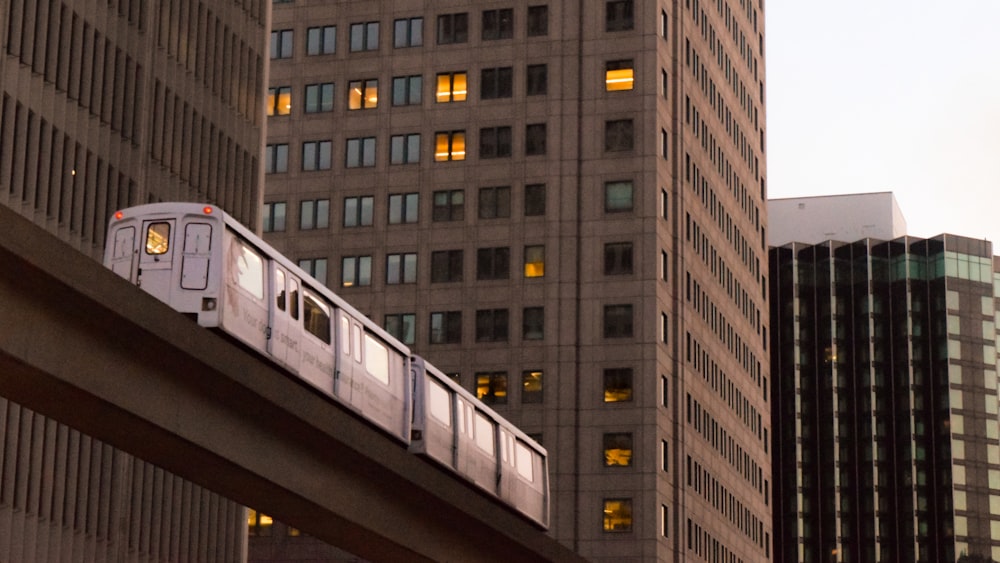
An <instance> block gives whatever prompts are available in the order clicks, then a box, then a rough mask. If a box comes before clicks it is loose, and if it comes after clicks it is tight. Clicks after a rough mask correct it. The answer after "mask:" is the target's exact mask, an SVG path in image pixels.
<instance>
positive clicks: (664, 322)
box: [660, 313, 670, 343]
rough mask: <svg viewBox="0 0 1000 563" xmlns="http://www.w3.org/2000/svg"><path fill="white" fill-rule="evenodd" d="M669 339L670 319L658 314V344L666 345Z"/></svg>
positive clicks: (664, 314)
mask: <svg viewBox="0 0 1000 563" xmlns="http://www.w3.org/2000/svg"><path fill="white" fill-rule="evenodd" d="M669 338H670V317H668V316H667V314H666V313H660V342H663V343H667V341H668V339H669Z"/></svg>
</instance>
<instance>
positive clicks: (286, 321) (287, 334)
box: [267, 262, 302, 369]
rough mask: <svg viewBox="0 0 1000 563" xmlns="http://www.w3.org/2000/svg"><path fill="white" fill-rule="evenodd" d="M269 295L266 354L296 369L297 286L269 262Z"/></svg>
mask: <svg viewBox="0 0 1000 563" xmlns="http://www.w3.org/2000/svg"><path fill="white" fill-rule="evenodd" d="M271 283H272V284H273V288H272V292H271V295H272V296H273V299H274V303H273V306H272V307H270V308H269V309H270V319H269V322H268V326H269V327H270V333H269V336H268V339H267V351H268V353H269V354H271V356H272V357H274V358H275V359H276V360H278V361H279V362H281V363H283V364H285V365H287V366H289V367H291V368H292V369H298V365H299V355H300V351H299V340H300V339H301V337H302V335H301V332H302V331H301V329H300V328H299V282H298V279H297V278H295V277H294V276H293V275H292V274H291V273H289V272H288V270H286V269H285V268H283V267H282V266H281V265H279V264H278V263H277V262H271Z"/></svg>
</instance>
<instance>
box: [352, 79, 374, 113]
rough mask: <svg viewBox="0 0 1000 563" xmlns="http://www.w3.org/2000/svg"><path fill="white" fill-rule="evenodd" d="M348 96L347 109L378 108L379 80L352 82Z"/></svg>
mask: <svg viewBox="0 0 1000 563" xmlns="http://www.w3.org/2000/svg"><path fill="white" fill-rule="evenodd" d="M347 94H348V96H347V97H348V100H347V109H372V108H374V107H378V80H352V81H351V82H350V84H349V85H348V93H347Z"/></svg>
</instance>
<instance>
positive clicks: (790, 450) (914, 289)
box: [770, 235, 1000, 562]
mask: <svg viewBox="0 0 1000 563" xmlns="http://www.w3.org/2000/svg"><path fill="white" fill-rule="evenodd" d="M770 293H771V329H772V333H771V368H772V374H773V386H774V389H773V393H774V400H773V402H772V407H773V420H772V424H773V425H774V426H773V427H774V445H775V449H774V463H773V470H774V474H775V480H774V484H773V486H774V495H775V497H774V498H775V500H774V509H775V512H774V513H775V521H774V544H775V560H776V561H789V562H790V561H797V562H809V561H813V562H821V561H822V562H828V561H844V562H847V561H866V562H874V561H926V562H930V561H940V562H947V561H990V560H1000V439H998V438H1000V436H998V428H997V425H998V419H997V412H998V404H997V356H996V348H997V331H996V326H997V311H998V308H997V298H998V297H1000V261H997V259H996V258H994V257H993V256H992V248H991V244H990V243H989V242H988V241H982V240H973V239H968V238H964V237H959V236H954V235H941V236H938V237H935V238H931V239H920V238H915V237H901V238H897V239H894V240H891V241H879V240H875V239H862V240H859V241H857V242H853V243H839V242H825V243H821V244H815V245H808V244H802V243H791V244H787V245H784V246H782V247H777V248H772V249H771V250H770Z"/></svg>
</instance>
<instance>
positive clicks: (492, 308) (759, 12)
mask: <svg viewBox="0 0 1000 563" xmlns="http://www.w3.org/2000/svg"><path fill="white" fill-rule="evenodd" d="M763 22H764V13H763V7H762V5H761V2H759V1H756V0H718V1H704V0H702V1H699V0H684V1H683V2H663V1H657V0H610V1H608V0H588V1H585V2H564V1H561V0H550V1H547V2H546V1H545V0H532V1H530V2H529V1H524V0H504V1H496V0H491V1H489V2H469V1H462V0H449V1H448V2H434V3H427V2H422V1H417V0H384V1H378V2H346V1H314V0H294V1H289V2H276V3H274V5H273V13H272V27H271V68H270V96H269V100H268V113H269V117H268V138H267V147H266V153H265V155H266V156H265V169H266V180H265V182H266V190H265V194H266V195H265V204H264V231H265V237H266V238H267V239H268V240H269V242H271V243H272V244H274V245H275V246H276V247H277V248H278V249H280V250H282V251H283V252H284V253H285V254H286V255H288V256H289V257H291V258H293V259H294V260H296V261H298V263H299V264H300V265H301V266H302V267H303V268H305V269H306V270H308V271H310V272H311V273H313V274H314V275H315V276H316V277H317V278H319V279H320V280H321V281H324V282H325V283H326V284H327V285H329V286H330V287H332V288H334V289H335V290H336V291H338V292H339V293H340V294H341V295H343V296H344V297H345V298H346V299H347V300H348V301H350V302H351V303H352V304H354V305H355V306H356V307H358V308H359V309H360V310H361V311H363V312H365V313H367V314H368V315H369V316H371V317H372V318H373V319H375V320H376V322H379V323H380V324H383V325H384V326H385V327H386V328H387V329H388V330H389V331H390V332H392V333H394V334H395V335H397V336H398V337H399V338H400V339H402V340H403V341H404V342H406V343H407V344H409V345H410V346H411V348H412V349H413V350H414V351H415V352H417V353H419V354H421V355H422V356H424V357H426V358H428V359H429V361H430V362H432V363H433V364H435V365H436V366H438V367H440V368H442V369H443V370H444V371H445V372H447V373H450V374H453V375H454V377H455V378H456V379H457V380H458V381H460V382H461V383H462V384H463V385H465V386H466V387H467V388H469V389H473V390H475V391H476V392H477V394H478V395H479V396H480V397H481V398H482V399H483V400H485V401H487V402H489V403H491V404H492V405H493V407H494V408H496V409H497V410H498V411H499V412H501V413H502V414H503V415H504V416H506V417H508V418H509V419H511V420H512V421H514V422H515V423H517V424H518V425H520V426H521V427H522V428H523V429H525V430H526V431H527V432H529V433H531V434H533V435H535V436H537V437H538V438H539V439H540V440H541V442H542V443H543V444H544V445H545V446H546V447H547V449H548V450H549V454H550V456H551V458H550V470H551V483H552V526H551V530H550V531H551V534H552V535H553V536H555V537H556V538H557V539H559V540H560V541H562V542H563V543H565V544H566V545H568V546H570V547H572V548H573V549H575V550H576V551H578V552H579V553H581V554H583V555H584V556H586V557H589V558H592V559H594V560H597V561H602V560H603V561H619V562H620V561H668V560H675V558H678V557H679V558H682V559H700V558H704V559H710V560H724V561H734V562H735V561H766V560H768V559H769V558H770V553H771V549H772V546H771V543H772V541H771V524H770V522H771V507H770V504H769V498H770V488H769V482H770V480H771V471H770V450H769V446H768V444H769V443H770V435H769V429H770V424H769V420H768V413H769V412H770V406H769V404H770V403H769V384H768V377H767V374H768V355H767V351H766V346H767V342H768V338H767V325H768V320H767V310H768V307H767V304H766V303H767V291H766V290H767V283H766V271H765V270H766V262H765V260H766V243H765V239H766V229H765V225H766V203H765V202H766V180H765V177H766V171H765V159H764V139H765V133H764V121H765V118H764V99H763V92H764V63H763V43H764V30H763ZM275 531H277V530H275ZM274 537H275V534H272V535H271V536H270V538H271V539H266V538H251V551H254V545H255V544H256V545H261V546H263V544H264V543H265V542H271V543H270V544H269V545H272V544H273V543H274V542H275V541H277V540H275V539H273V538H274ZM293 539H294V538H293ZM281 541H282V542H286V541H288V538H287V537H286V536H284V535H282V538H281ZM262 549H265V548H264V547H262ZM272 552H273V551H272ZM251 557H254V556H253V554H252V555H251ZM270 560H272V561H277V560H280V556H279V555H275V556H273V557H272V558H271V559H270Z"/></svg>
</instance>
